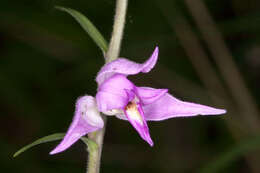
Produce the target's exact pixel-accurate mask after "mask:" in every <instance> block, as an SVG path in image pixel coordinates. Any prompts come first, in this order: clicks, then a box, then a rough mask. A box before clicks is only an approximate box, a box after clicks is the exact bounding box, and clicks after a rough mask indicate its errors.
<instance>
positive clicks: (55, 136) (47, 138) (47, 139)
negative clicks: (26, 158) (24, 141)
mask: <svg viewBox="0 0 260 173" xmlns="http://www.w3.org/2000/svg"><path fill="white" fill-rule="evenodd" d="M64 135H65V133H55V134H52V135H49V136H45V137H43V138H40V139H38V140H36V141H34V142H33V143H31V144H28V145H26V146H24V147H23V148H21V149H20V150H18V151H17V152H16V153H14V155H13V157H16V156H18V155H20V154H21V153H23V152H25V151H26V150H28V149H29V148H32V147H33V146H35V145H39V144H42V143H46V142H51V141H56V140H59V139H62V138H63V137H64Z"/></svg>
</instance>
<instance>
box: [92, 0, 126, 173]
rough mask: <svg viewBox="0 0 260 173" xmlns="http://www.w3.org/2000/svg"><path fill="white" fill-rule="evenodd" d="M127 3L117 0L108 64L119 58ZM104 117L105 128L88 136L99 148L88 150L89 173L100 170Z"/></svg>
mask: <svg viewBox="0 0 260 173" xmlns="http://www.w3.org/2000/svg"><path fill="white" fill-rule="evenodd" d="M127 3H128V0H117V2H116V12H115V19H114V25H113V32H112V36H111V40H110V43H109V47H108V51H107V53H106V55H105V58H106V63H108V62H111V61H113V60H115V59H117V58H118V55H119V52H120V45H121V41H122V36H123V30H124V25H125V16H126V10H127ZM102 117H103V119H104V127H103V128H102V129H100V130H98V131H96V132H93V133H90V134H89V135H88V136H89V138H90V139H91V140H93V141H94V142H96V144H97V148H94V149H90V148H89V149H88V151H89V159H88V163H87V173H99V170H100V160H101V152H102V146H103V139H104V134H105V131H106V116H104V115H103V116H102Z"/></svg>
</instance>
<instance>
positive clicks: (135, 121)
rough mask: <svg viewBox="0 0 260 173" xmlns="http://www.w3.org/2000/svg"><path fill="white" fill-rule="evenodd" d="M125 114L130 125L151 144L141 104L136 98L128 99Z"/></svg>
mask: <svg viewBox="0 0 260 173" xmlns="http://www.w3.org/2000/svg"><path fill="white" fill-rule="evenodd" d="M124 112H125V116H126V117H127V119H128V121H129V122H130V123H131V124H132V126H133V127H134V128H135V129H136V131H137V132H138V133H139V135H140V136H141V137H142V138H143V139H144V140H145V141H147V142H148V143H149V144H150V145H151V146H153V141H152V139H151V137H150V134H149V128H148V126H147V123H146V121H145V119H144V113H143V110H142V106H141V104H140V103H138V101H137V100H136V99H134V100H132V101H130V102H129V103H128V104H127V105H126V106H125V108H124Z"/></svg>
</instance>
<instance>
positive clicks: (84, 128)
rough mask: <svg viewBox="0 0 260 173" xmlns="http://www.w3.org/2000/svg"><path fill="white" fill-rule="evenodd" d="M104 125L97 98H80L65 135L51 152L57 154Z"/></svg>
mask: <svg viewBox="0 0 260 173" xmlns="http://www.w3.org/2000/svg"><path fill="white" fill-rule="evenodd" d="M103 125H104V122H103V119H102V118H101V116H100V114H99V112H98V110H97V106H96V102H95V98H94V97H92V96H83V97H81V98H79V99H78V100H77V103H76V111H75V114H74V118H73V121H72V123H71V125H70V127H69V129H68V131H67V133H66V135H65V137H64V138H63V140H62V141H61V143H60V144H59V145H58V146H57V147H56V148H55V149H54V150H52V151H51V152H50V154H56V153H59V152H62V151H64V150H66V149H67V148H69V147H70V146H71V145H72V144H74V143H75V142H76V141H77V140H79V139H80V137H82V136H84V135H86V134H87V133H90V132H93V131H96V130H98V129H100V128H102V127H103Z"/></svg>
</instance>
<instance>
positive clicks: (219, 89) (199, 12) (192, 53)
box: [157, 0, 260, 173]
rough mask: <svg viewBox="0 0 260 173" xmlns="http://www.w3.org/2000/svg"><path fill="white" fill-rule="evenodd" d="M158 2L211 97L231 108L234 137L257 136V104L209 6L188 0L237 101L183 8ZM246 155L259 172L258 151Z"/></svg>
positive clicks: (229, 124)
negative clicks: (179, 8) (217, 70)
mask: <svg viewBox="0 0 260 173" xmlns="http://www.w3.org/2000/svg"><path fill="white" fill-rule="evenodd" d="M157 2H158V3H157V4H158V5H159V8H161V12H162V13H163V15H164V16H165V18H166V19H167V20H168V23H169V24H170V26H171V28H172V29H173V30H174V31H175V32H176V35H177V37H178V39H179V41H180V44H181V45H182V47H183V48H184V50H185V52H186V54H187V56H188V58H189V59H190V61H191V63H192V65H193V66H194V68H195V70H196V72H197V74H198V75H199V77H200V79H201V81H202V82H203V84H204V85H205V86H206V88H207V89H208V90H209V91H210V92H209V94H210V97H211V99H212V100H213V101H214V102H215V104H217V105H222V106H223V107H225V108H227V110H228V112H229V115H231V116H229V117H225V120H226V122H227V126H228V128H229V130H230V131H231V133H232V135H233V136H234V138H235V139H236V140H237V141H240V139H241V138H245V137H246V136H248V135H250V136H251V135H256V134H257V133H258V132H259V124H260V123H259V117H258V110H257V107H256V104H255V102H254V100H253V98H252V97H251V95H250V93H249V91H248V89H247V87H246V86H245V84H244V81H243V79H242V77H241V75H240V73H239V71H238V69H237V67H236V65H235V63H234V62H233V60H232V55H231V53H230V51H229V50H228V48H227V46H226V44H225V42H224V40H223V38H222V36H221V33H220V32H219V31H218V30H217V27H216V26H215V24H214V22H213V20H212V19H211V16H210V15H209V12H208V11H207V8H206V6H205V5H204V4H203V2H202V1H200V0H196V1H194V0H186V1H185V2H186V4H187V6H188V8H189V10H190V12H191V14H192V16H193V17H194V19H195V21H196V23H197V25H198V27H199V29H200V31H201V32H202V34H203V37H204V40H205V41H206V43H207V46H208V47H209V49H210V51H211V53H212V55H213V58H214V59H215V61H216V62H217V66H218V68H219V69H220V72H221V74H222V75H223V78H224V80H225V82H226V83H227V85H228V88H229V89H230V91H231V95H232V96H233V98H234V99H235V103H236V104H234V103H233V101H232V99H231V97H229V92H228V91H226V89H225V86H224V85H223V84H222V82H221V80H220V79H219V77H218V74H217V73H216V71H215V70H214V66H213V65H212V63H211V62H210V60H209V57H208V56H207V53H206V52H205V51H204V48H203V46H201V44H200V41H199V39H198V38H197V36H196V34H195V33H194V32H193V31H192V27H191V26H190V25H189V23H188V22H187V20H186V19H185V18H184V17H183V16H182V14H181V12H180V10H178V9H177V7H176V4H174V5H173V7H172V4H170V5H169V4H168V5H167V4H162V3H160V2H159V1H157ZM169 8H174V10H170V9H169ZM172 19H174V20H172ZM232 115H233V116H232ZM237 116H239V117H237ZM245 129H246V130H245ZM241 130H244V131H245V132H242V133H241ZM246 158H247V160H248V164H249V166H250V168H251V170H252V172H255V173H257V172H259V171H260V170H259V169H260V168H259V166H258V164H257V163H259V160H260V157H259V156H257V155H256V154H251V155H249V154H247V156H246Z"/></svg>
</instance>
